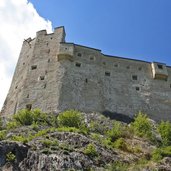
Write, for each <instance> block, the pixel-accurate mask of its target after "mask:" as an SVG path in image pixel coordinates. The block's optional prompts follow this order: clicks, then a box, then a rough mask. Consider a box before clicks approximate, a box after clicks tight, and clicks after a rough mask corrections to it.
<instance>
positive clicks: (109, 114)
mask: <svg viewBox="0 0 171 171" xmlns="http://www.w3.org/2000/svg"><path fill="white" fill-rule="evenodd" d="M102 114H103V115H104V116H106V117H109V118H110V119H113V120H117V121H121V122H125V123H127V124H129V123H130V122H133V121H134V119H133V118H131V117H129V116H127V115H124V114H121V113H116V112H110V111H104V112H102Z"/></svg>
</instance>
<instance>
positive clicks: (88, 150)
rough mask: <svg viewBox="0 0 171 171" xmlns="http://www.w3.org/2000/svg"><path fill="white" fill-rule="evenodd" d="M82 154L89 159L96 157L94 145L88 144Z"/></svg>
mask: <svg viewBox="0 0 171 171" xmlns="http://www.w3.org/2000/svg"><path fill="white" fill-rule="evenodd" d="M84 154H86V155H88V156H89V157H97V156H98V153H97V150H96V147H95V146H94V144H88V145H87V147H86V148H85V149H84Z"/></svg>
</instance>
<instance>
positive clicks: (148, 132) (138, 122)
mask: <svg viewBox="0 0 171 171" xmlns="http://www.w3.org/2000/svg"><path fill="white" fill-rule="evenodd" d="M134 119H135V120H134V122H133V123H132V124H131V128H132V129H133V131H134V133H135V134H136V135H138V136H140V137H146V138H151V137H152V126H151V123H150V120H149V118H148V117H147V115H145V114H143V113H141V112H139V113H138V115H137V116H136V117H135V118H134Z"/></svg>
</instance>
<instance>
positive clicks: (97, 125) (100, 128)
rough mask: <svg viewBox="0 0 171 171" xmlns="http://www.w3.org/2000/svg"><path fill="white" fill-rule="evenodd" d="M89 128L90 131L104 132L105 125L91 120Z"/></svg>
mask: <svg viewBox="0 0 171 171" xmlns="http://www.w3.org/2000/svg"><path fill="white" fill-rule="evenodd" d="M89 129H90V131H91V132H95V133H100V134H104V133H105V131H106V128H105V126H104V125H103V126H102V125H101V124H100V123H99V121H91V122H90V127H89Z"/></svg>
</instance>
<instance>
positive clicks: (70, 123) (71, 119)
mask: <svg viewBox="0 0 171 171" xmlns="http://www.w3.org/2000/svg"><path fill="white" fill-rule="evenodd" d="M57 119H58V123H59V126H61V127H75V128H80V127H81V125H82V124H83V122H82V120H83V117H82V115H81V113H80V112H78V111H75V110H68V111H65V112H63V113H60V114H59V116H58V118H57Z"/></svg>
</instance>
